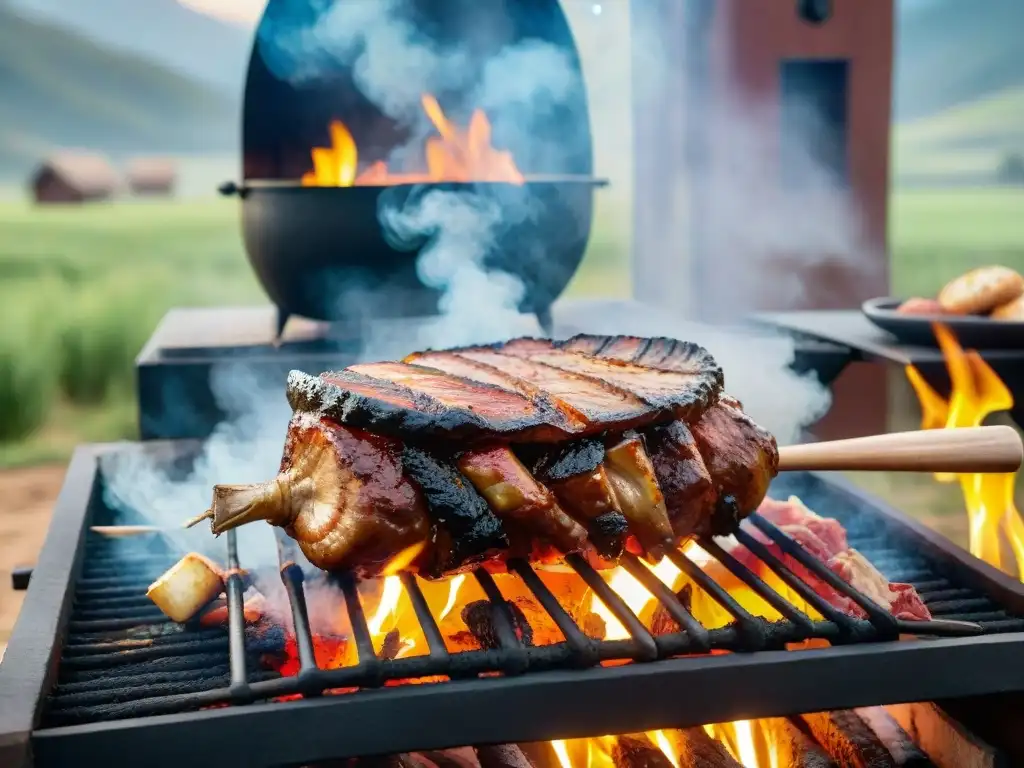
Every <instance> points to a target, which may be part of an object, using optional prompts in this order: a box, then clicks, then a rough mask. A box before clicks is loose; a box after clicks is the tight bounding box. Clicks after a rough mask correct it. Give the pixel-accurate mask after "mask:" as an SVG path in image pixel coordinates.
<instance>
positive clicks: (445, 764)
mask: <svg viewBox="0 0 1024 768" xmlns="http://www.w3.org/2000/svg"><path fill="white" fill-rule="evenodd" d="M416 754H417V755H420V756H422V757H425V758H426V759H427V760H429V761H430V762H431V763H433V764H434V765H436V766H437V768H480V761H479V760H477V756H476V750H474V749H473V748H472V747H458V748H455V749H439V750H433V751H430V752H418V753H416Z"/></svg>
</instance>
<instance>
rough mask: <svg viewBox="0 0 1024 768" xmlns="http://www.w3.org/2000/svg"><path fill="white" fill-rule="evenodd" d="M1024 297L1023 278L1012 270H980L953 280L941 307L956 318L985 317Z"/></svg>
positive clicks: (940, 301) (995, 268) (941, 293)
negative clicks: (960, 316) (1019, 297)
mask: <svg viewBox="0 0 1024 768" xmlns="http://www.w3.org/2000/svg"><path fill="white" fill-rule="evenodd" d="M1021 294H1024V277H1021V275H1020V274H1018V273H1017V272H1015V271H1014V270H1012V269H1010V268H1009V267H998V266H994V267H980V268H979V269H973V270H971V271H970V272H968V273H967V274H965V275H961V276H960V277H958V278H956V279H954V280H950V281H949V283H947V284H946V287H945V288H943V289H942V290H941V291H939V304H941V305H942V308H943V309H944V310H946V312H949V313H950V314H954V315H985V314H988V313H989V312H991V311H992V310H993V309H995V308H996V307H998V306H1000V305H1002V304H1007V303H1008V302H1011V301H1013V300H1014V299H1016V298H1017V297H1018V296H1020V295H1021Z"/></svg>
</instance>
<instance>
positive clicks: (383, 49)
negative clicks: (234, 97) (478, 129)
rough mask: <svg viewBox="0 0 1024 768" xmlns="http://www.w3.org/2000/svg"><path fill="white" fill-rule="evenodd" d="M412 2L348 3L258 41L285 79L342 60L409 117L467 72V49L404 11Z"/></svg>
mask: <svg viewBox="0 0 1024 768" xmlns="http://www.w3.org/2000/svg"><path fill="white" fill-rule="evenodd" d="M405 5H406V0H373V1H372V2H342V3H334V4H332V5H330V6H328V7H327V8H326V9H325V10H324V11H323V13H321V14H319V16H318V17H317V18H316V20H315V22H314V23H313V24H309V25H304V26H301V27H296V28H293V29H289V30H288V31H287V32H286V33H285V32H280V31H276V30H275V32H276V34H275V35H274V37H273V38H272V39H270V38H265V39H262V40H261V41H260V44H261V46H262V52H263V55H264V58H265V59H266V60H267V63H268V64H269V65H270V67H271V68H272V70H273V71H274V72H275V74H276V75H277V76H278V77H280V78H282V79H285V80H290V81H292V82H295V83H302V82H304V81H309V80H317V79H318V78H320V77H322V76H323V75H324V74H325V73H327V72H330V71H333V70H334V69H336V68H337V65H338V64H342V65H344V66H347V67H350V68H351V70H352V73H353V78H354V80H355V83H356V86H357V87H358V88H359V90H360V91H362V93H363V94H365V95H366V97H367V98H368V99H369V100H370V101H371V102H372V103H374V104H375V105H376V106H377V107H378V108H379V109H380V110H381V111H382V112H383V113H384V114H386V115H388V116H389V117H392V118H395V119H399V120H402V119H409V118H411V117H413V116H414V115H417V114H418V112H419V111H420V96H421V95H422V94H424V93H436V92H437V91H438V90H440V88H441V86H444V85H451V86H456V87H457V86H458V85H459V84H460V83H462V82H464V81H465V79H466V78H467V77H468V76H469V70H468V67H467V66H466V61H465V58H464V55H463V53H462V52H461V51H458V50H456V51H451V50H442V49H441V48H440V47H439V46H438V45H437V44H436V43H435V42H433V41H431V40H429V39H427V38H425V37H424V36H423V35H422V34H421V33H420V32H419V30H417V29H416V27H415V26H414V25H413V24H412V22H411V21H410V20H409V18H408V17H407V16H406V14H405V12H404V11H405V8H404V6H405Z"/></svg>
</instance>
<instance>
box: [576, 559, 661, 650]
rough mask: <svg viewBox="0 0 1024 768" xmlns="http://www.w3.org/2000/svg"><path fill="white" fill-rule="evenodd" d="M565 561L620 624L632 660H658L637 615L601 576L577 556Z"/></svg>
mask: <svg viewBox="0 0 1024 768" xmlns="http://www.w3.org/2000/svg"><path fill="white" fill-rule="evenodd" d="M565 561H566V562H567V563H568V564H569V565H571V566H572V567H573V569H575V571H576V573H578V574H579V575H580V577H581V578H582V579H583V581H585V582H586V583H587V586H588V587H590V588H591V589H592V590H593V591H594V594H596V595H597V596H598V598H599V599H600V600H601V602H602V603H604V605H605V607H606V608H608V610H609V611H611V612H612V615H613V616H615V618H616V619H618V620H619V622H620V623H621V624H622V626H623V627H624V628H625V630H626V632H628V633H629V636H630V638H632V640H633V647H634V653H633V658H635V659H636V660H637V661H653V660H654V659H656V658H658V645H657V644H656V643H655V642H654V638H653V637H652V636H651V633H650V632H648V631H647V628H646V627H645V626H644V625H643V623H642V622H641V621H640V619H638V618H637V615H636V614H635V613H633V611H631V610H630V609H629V606H628V605H626V602H625V601H624V600H623V599H622V598H621V597H619V596H618V595H617V594H616V593H615V590H613V589H612V588H611V587H609V586H608V584H607V583H606V582H605V580H604V579H602V578H601V575H600V574H599V573H598V572H597V571H595V570H594V569H593V567H591V565H590V563H588V562H587V561H586V560H584V559H583V558H582V557H580V556H579V555H578V554H575V553H573V554H571V555H566V556H565Z"/></svg>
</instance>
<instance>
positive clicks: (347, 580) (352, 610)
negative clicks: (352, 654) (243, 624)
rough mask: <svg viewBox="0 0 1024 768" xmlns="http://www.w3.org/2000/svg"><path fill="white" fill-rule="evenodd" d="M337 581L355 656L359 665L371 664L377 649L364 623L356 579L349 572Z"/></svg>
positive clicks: (375, 658) (364, 614)
mask: <svg viewBox="0 0 1024 768" xmlns="http://www.w3.org/2000/svg"><path fill="white" fill-rule="evenodd" d="M338 583H339V584H340V585H341V590H342V592H343V593H344V595H345V607H346V609H347V610H348V623H349V624H350V625H351V627H352V636H353V638H354V639H355V641H356V658H357V661H358V663H359V664H360V665H363V664H373V663H374V662H375V661H376V660H377V651H376V649H374V647H373V636H372V635H370V627H369V625H368V624H367V623H366V613H365V612H364V611H363V604H362V602H361V601H360V600H359V590H358V589H357V588H356V580H355V578H354V577H353V576H352V575H351V574H348V573H346V574H343V575H341V576H339V577H338Z"/></svg>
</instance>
